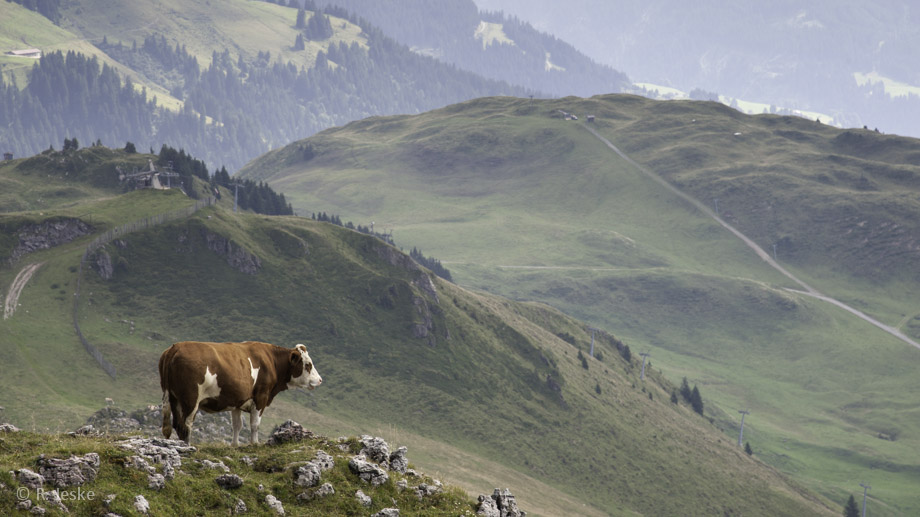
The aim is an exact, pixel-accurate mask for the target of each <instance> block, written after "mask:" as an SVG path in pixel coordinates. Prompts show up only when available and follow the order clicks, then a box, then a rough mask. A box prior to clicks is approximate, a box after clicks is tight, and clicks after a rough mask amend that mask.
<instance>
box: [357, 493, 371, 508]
mask: <svg viewBox="0 0 920 517" xmlns="http://www.w3.org/2000/svg"><path fill="white" fill-rule="evenodd" d="M355 499H357V500H358V502H359V503H361V504H362V505H364V506H366V507H368V508H370V506H371V505H372V504H373V503H374V502H373V500H371V497H370V496H369V495H367V494H365V493H364V492H363V491H361V490H358V491H357V492H355Z"/></svg>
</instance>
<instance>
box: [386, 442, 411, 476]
mask: <svg viewBox="0 0 920 517" xmlns="http://www.w3.org/2000/svg"><path fill="white" fill-rule="evenodd" d="M407 452H409V449H408V447H406V446H402V447H400V448H398V449H396V451H395V452H393V453H391V454H390V470H392V471H394V472H399V473H400V474H405V473H406V470H407V469H408V468H409V459H408V458H407V457H406V453H407Z"/></svg>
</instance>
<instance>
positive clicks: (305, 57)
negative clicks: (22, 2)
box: [64, 0, 367, 68]
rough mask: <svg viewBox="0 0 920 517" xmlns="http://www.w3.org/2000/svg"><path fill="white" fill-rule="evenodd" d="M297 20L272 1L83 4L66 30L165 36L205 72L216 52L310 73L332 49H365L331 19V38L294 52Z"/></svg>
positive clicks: (354, 31) (356, 32)
mask: <svg viewBox="0 0 920 517" xmlns="http://www.w3.org/2000/svg"><path fill="white" fill-rule="evenodd" d="M296 15H297V11H296V10H295V9H290V8H288V7H282V6H280V5H277V4H272V3H268V2H252V1H239V0H231V1H229V2H227V1H225V2H221V3H220V7H219V8H218V7H217V6H215V5H211V2H210V1H208V0H192V1H188V0H155V1H147V2H114V3H113V2H107V1H104V0H80V1H79V2H74V3H73V4H70V5H68V6H67V10H66V11H65V13H64V18H65V20H66V23H65V24H64V26H65V28H67V29H69V30H71V31H73V32H74V33H76V34H79V35H81V36H82V37H84V38H88V39H90V40H93V41H97V40H98V41H101V40H102V38H103V36H105V37H107V38H108V40H109V41H110V42H115V41H123V42H125V43H127V44H129V45H130V42H131V41H132V40H134V39H136V40H138V42H143V40H144V38H145V37H146V36H149V35H157V36H164V37H166V38H167V40H169V41H180V42H181V44H182V45H184V46H185V47H186V48H187V50H188V52H189V53H190V54H192V55H193V56H196V57H197V58H198V61H199V63H201V64H203V65H205V67H206V66H207V63H209V62H210V61H211V54H212V53H213V52H215V51H216V52H218V53H220V52H223V51H224V49H229V50H230V53H231V55H232V56H233V57H234V59H235V58H236V57H237V56H240V55H243V56H244V57H245V58H246V59H252V58H255V56H256V55H257V54H258V53H259V52H262V51H265V50H268V49H270V50H271V53H272V57H273V58H274V59H281V62H284V63H287V62H291V63H293V64H294V65H295V66H297V67H298V68H299V67H301V66H304V67H306V68H310V67H312V66H313V62H314V60H315V59H316V54H317V53H318V52H319V51H320V50H324V51H325V50H327V49H328V48H329V45H338V44H339V43H340V42H343V43H345V44H346V45H350V44H352V43H357V44H359V45H364V46H366V44H367V41H366V39H365V38H364V37H363V36H362V35H361V28H360V27H358V26H357V25H355V24H353V23H350V22H347V21H345V20H342V19H340V18H337V17H334V16H333V17H330V21H331V22H332V27H333V29H334V31H335V32H334V34H333V36H331V37H330V38H328V39H326V40H323V41H319V42H317V41H308V42H307V43H306V49H305V50H304V51H297V52H295V51H292V50H291V46H292V45H293V44H294V39H295V38H296V37H297V33H298V29H295V28H294V22H295V19H296Z"/></svg>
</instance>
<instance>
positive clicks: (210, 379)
mask: <svg viewBox="0 0 920 517" xmlns="http://www.w3.org/2000/svg"><path fill="white" fill-rule="evenodd" d="M218 395H220V386H218V385H217V374H216V373H211V367H210V366H206V367H205V369H204V381H202V382H201V384H199V385H198V401H197V402H195V409H196V410H197V409H198V405H199V404H201V401H202V400H204V399H210V398H215V397H217V396H218ZM192 414H193V415H194V414H195V412H194V411H193V412H192Z"/></svg>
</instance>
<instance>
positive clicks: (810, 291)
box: [580, 124, 920, 349]
mask: <svg viewBox="0 0 920 517" xmlns="http://www.w3.org/2000/svg"><path fill="white" fill-rule="evenodd" d="M580 126H581V127H583V128H585V129H586V130H588V132H590V133H591V134H592V135H594V136H595V137H597V139H598V140H600V141H601V142H603V143H604V144H605V145H607V147H609V148H610V149H611V150H612V151H613V152H615V153H617V155H619V156H620V158H622V159H624V160H626V162H627V163H629V164H630V165H632V166H633V167H635V168H636V169H637V170H639V171H640V172H642V173H643V174H645V175H646V176H648V177H649V178H651V179H652V180H654V181H655V182H656V183H658V184H659V185H661V186H663V187H664V188H666V189H668V190H669V191H671V192H672V193H674V194H675V195H677V196H678V197H680V198H681V199H683V200H684V201H687V202H688V203H690V204H691V205H693V206H694V207H696V208H697V209H698V210H700V211H702V212H703V213H704V214H706V215H708V216H709V217H711V218H713V219H714V220H715V221H716V222H717V223H719V224H720V225H722V227H724V228H725V229H726V230H728V231H730V232H732V233H733V234H734V235H735V236H736V237H738V238H739V239H741V240H742V241H743V242H744V243H745V244H746V245H747V246H748V247H749V248H751V249H752V250H754V253H757V256H759V257H760V258H761V259H763V261H764V262H766V263H767V264H769V265H770V266H771V267H772V268H774V269H776V270H777V271H779V272H780V273H782V274H783V275H784V276H785V277H786V278H788V279H790V280H792V281H793V282H795V283H796V284H798V285H799V286H801V287H802V289H803V290H798V289H786V290H787V291H789V292H793V293H798V294H803V295H806V296H811V297H813V298H817V299H819V300H823V301H825V302H828V303H831V304H833V305H836V306H837V307H839V308H841V309H843V310H845V311H847V312H849V313H851V314H853V315H855V316H856V317H858V318H861V319H863V320H865V321H867V322H869V323H871V324H873V325H875V326H876V327H878V328H880V329H882V330H884V331H885V332H887V333H889V334H891V335H893V336H894V337H896V338H898V339H900V340H901V341H904V342H905V343H908V344H910V345H912V346H914V347H916V348H917V349H920V343H918V342H916V341H914V340H913V339H911V338H910V337H908V336H907V335H906V334H904V333H903V332H901V330H900V329H898V328H895V327H892V326H891V325H886V324H884V323H882V322H880V321H878V320H877V319H875V318H873V317H871V316H869V315H868V314H866V313H864V312H861V311H859V310H857V309H854V308H853V307H850V306H849V305H847V304H845V303H843V302H841V301H840V300H837V299H834V298H831V297H830V296H827V295H825V294H822V293H820V292H819V291H818V290H817V289H815V288H813V287H811V286H810V285H808V284H806V283H805V282H803V281H802V280H799V279H798V278H797V277H796V276H795V275H793V274H792V273H790V272H789V271H788V270H786V268H784V267H783V266H781V265H780V264H779V263H778V262H776V261H775V260H773V257H771V256H770V254H769V253H767V252H766V251H764V250H763V248H761V247H760V246H758V245H757V243H756V242H754V241H753V240H751V239H750V238H748V237H747V236H746V235H744V234H743V233H741V232H740V231H739V230H738V229H737V228H735V227H734V226H732V225H730V224H728V223H727V222H725V220H724V219H722V218H721V217H719V215H718V214H716V213H715V212H713V211H712V209H711V208H709V207H708V206H706V205H705V204H703V203H701V202H700V201H698V200H696V199H695V198H693V197H692V196H690V195H689V194H687V193H685V192H683V191H681V190H680V189H678V188H677V187H675V186H674V185H671V184H670V183H668V182H667V181H666V180H665V179H664V178H662V177H661V176H659V175H658V174H655V173H654V172H652V171H651V170H650V169H648V168H647V167H644V166H642V165H639V163H637V162H636V161H635V160H633V159H632V158H630V157H629V156H627V155H626V153H624V152H623V151H621V150H620V149H619V148H618V147H617V146H615V145H613V143H611V142H610V140H607V139H606V138H604V137H603V136H602V135H601V134H600V133H598V132H597V131H596V130H595V129H594V128H592V127H590V126H588V125H586V124H580Z"/></svg>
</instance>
